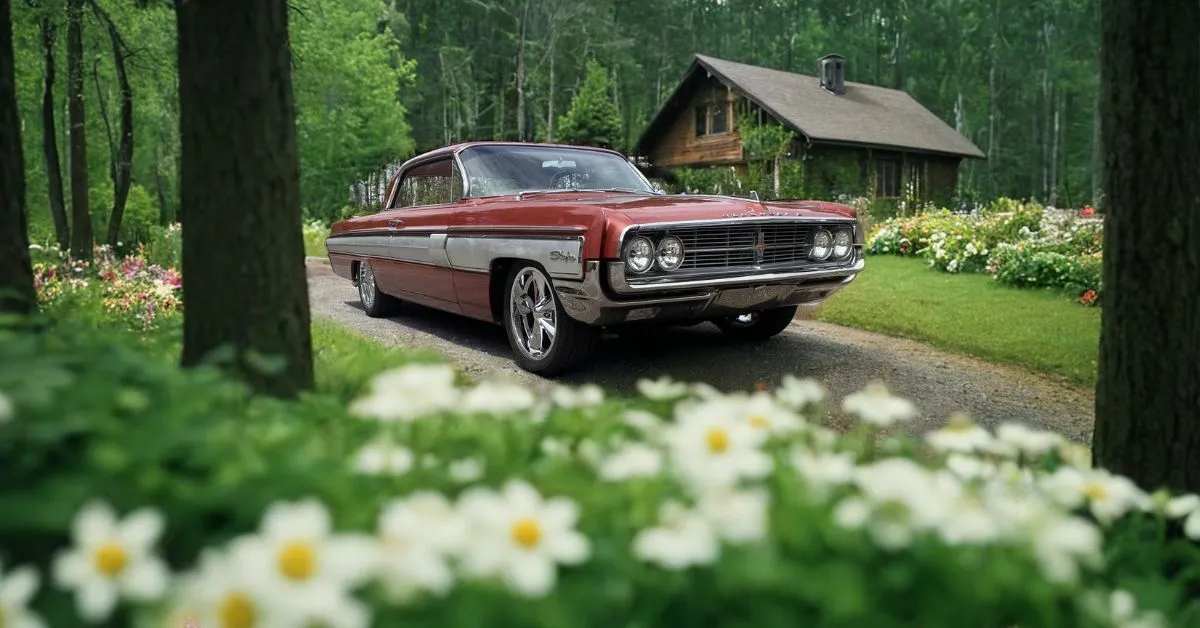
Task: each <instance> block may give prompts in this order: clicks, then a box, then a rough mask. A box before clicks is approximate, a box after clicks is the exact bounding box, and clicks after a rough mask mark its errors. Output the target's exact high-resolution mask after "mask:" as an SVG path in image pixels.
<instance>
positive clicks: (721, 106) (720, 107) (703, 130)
mask: <svg viewBox="0 0 1200 628" xmlns="http://www.w3.org/2000/svg"><path fill="white" fill-rule="evenodd" d="M694 112H695V118H694V124H695V129H696V137H704V136H705V135H720V134H721V133H726V132H728V131H729V103H728V102H726V101H725V99H724V98H723V97H716V98H713V100H711V101H709V102H707V103H704V104H701V105H698V106H697V107H696V108H695V110H694Z"/></svg>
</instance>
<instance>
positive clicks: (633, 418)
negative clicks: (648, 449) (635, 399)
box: [621, 410, 665, 438]
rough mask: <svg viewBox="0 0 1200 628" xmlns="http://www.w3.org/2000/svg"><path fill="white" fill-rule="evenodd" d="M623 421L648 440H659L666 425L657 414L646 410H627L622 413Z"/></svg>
mask: <svg viewBox="0 0 1200 628" xmlns="http://www.w3.org/2000/svg"><path fill="white" fill-rule="evenodd" d="M621 421H622V422H623V423H625V424H626V425H628V426H630V427H632V428H634V429H636V430H638V431H639V432H641V433H642V434H643V435H644V436H646V437H647V438H657V437H658V436H659V435H660V434H661V433H662V430H663V426H664V425H665V423H664V421H663V420H662V419H661V418H659V417H658V415H657V414H654V413H653V412H646V411H645V410H626V411H624V412H622V413H621Z"/></svg>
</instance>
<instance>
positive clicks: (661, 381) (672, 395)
mask: <svg viewBox="0 0 1200 628" xmlns="http://www.w3.org/2000/svg"><path fill="white" fill-rule="evenodd" d="M637 389H638V392H639V393H641V394H642V396H643V397H645V398H647V399H652V400H654V401H671V400H673V399H678V398H680V397H682V396H684V395H686V394H687V392H688V385H687V384H685V383H683V382H677V381H675V380H673V379H671V378H670V377H669V376H667V375H663V376H661V377H659V378H658V379H646V378H643V379H639V380H638V382H637Z"/></svg>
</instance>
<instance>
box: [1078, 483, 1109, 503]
mask: <svg viewBox="0 0 1200 628" xmlns="http://www.w3.org/2000/svg"><path fill="white" fill-rule="evenodd" d="M1083 494H1084V496H1085V497H1087V498H1088V499H1090V500H1092V501H1094V502H1102V501H1105V500H1107V499H1108V495H1109V493H1108V489H1107V488H1105V487H1104V485H1103V484H1100V483H1099V482H1090V483H1089V484H1088V485H1087V486H1085V487H1083Z"/></svg>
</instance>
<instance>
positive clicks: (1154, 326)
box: [1093, 0, 1200, 491]
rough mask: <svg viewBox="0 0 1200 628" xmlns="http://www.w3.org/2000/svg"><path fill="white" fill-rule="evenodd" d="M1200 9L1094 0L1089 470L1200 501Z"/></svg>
mask: <svg viewBox="0 0 1200 628" xmlns="http://www.w3.org/2000/svg"><path fill="white" fill-rule="evenodd" d="M1198 41H1200V3H1198V2H1196V0H1159V1H1157V2H1153V3H1148V2H1144V0H1103V3H1102V5H1101V90H1102V91H1101V96H1100V116H1101V135H1102V136H1103V137H1104V142H1103V150H1104V181H1103V189H1104V190H1105V193H1106V194H1107V197H1106V203H1107V224H1106V225H1105V232H1104V287H1105V297H1104V318H1103V323H1102V331H1101V339H1100V365H1099V366H1100V372H1099V382H1098V384H1097V387H1096V429H1095V438H1094V441H1093V449H1094V458H1095V461H1096V463H1097V464H1099V465H1101V466H1103V467H1105V468H1107V469H1110V470H1112V471H1115V472H1119V473H1123V474H1125V475H1128V476H1129V477H1131V478H1132V479H1134V480H1135V481H1136V482H1138V484H1140V485H1142V486H1143V487H1145V488H1157V487H1160V486H1169V487H1172V488H1174V489H1177V490H1189V491H1200V413H1198V412H1200V177H1197V176H1196V175H1197V173H1200V45H1197V42H1198Z"/></svg>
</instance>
